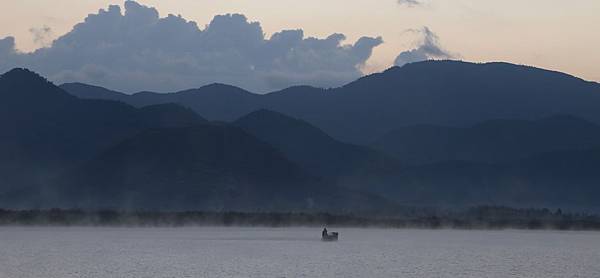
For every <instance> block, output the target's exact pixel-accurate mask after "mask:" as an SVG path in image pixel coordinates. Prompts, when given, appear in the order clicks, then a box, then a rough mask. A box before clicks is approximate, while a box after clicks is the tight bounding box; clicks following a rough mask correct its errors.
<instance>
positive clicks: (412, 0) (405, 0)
mask: <svg viewBox="0 0 600 278" xmlns="http://www.w3.org/2000/svg"><path fill="white" fill-rule="evenodd" d="M398 4H400V5H405V6H408V7H415V6H421V5H423V2H421V1H419V0H398Z"/></svg>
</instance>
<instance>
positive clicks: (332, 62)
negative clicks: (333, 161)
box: [0, 1, 383, 92]
mask: <svg viewBox="0 0 600 278" xmlns="http://www.w3.org/2000/svg"><path fill="white" fill-rule="evenodd" d="M124 7H125V10H124V12H123V11H121V8H120V6H116V5H111V6H109V7H108V9H103V10H100V11H98V13H96V14H90V15H88V17H87V18H86V19H85V20H84V21H83V22H81V23H79V24H77V25H76V26H75V27H74V28H73V30H72V31H70V32H69V33H67V34H65V35H64V36H61V37H59V38H58V39H56V40H55V41H53V42H52V44H51V45H50V46H48V47H46V48H41V49H39V50H37V51H35V52H32V53H18V52H17V51H15V49H14V40H13V39H12V38H6V39H4V40H0V57H3V56H4V57H10V59H8V58H6V59H4V60H5V61H9V62H6V63H0V70H3V71H4V70H7V69H9V68H10V67H14V66H26V67H30V68H32V69H33V70H36V71H39V72H40V73H42V74H44V75H46V76H47V77H48V78H49V79H50V80H53V81H55V82H57V83H61V82H71V81H79V82H88V83H93V84H98V85H101V86H106V87H109V88H113V89H118V90H123V91H127V92H135V91H140V90H159V91H173V90H179V89H186V88H191V87H198V86H201V85H205V84H208V83H213V82H220V83H227V84H232V85H236V86H240V87H243V88H246V89H250V90H253V91H257V92H266V91H270V90H275V89H280V88H283V87H287V86H290V85H298V84H307V85H314V86H321V87H330V86H338V85H341V84H343V83H345V82H348V81H351V80H353V79H355V78H357V77H360V76H361V75H362V73H361V72H360V70H359V69H360V67H361V66H362V65H364V63H365V62H366V61H367V60H368V59H369V57H370V56H371V53H372V51H373V48H374V47H376V46H378V45H380V44H381V43H382V42H383V41H382V39H381V38H380V37H378V38H370V37H363V38H360V39H359V40H358V41H356V42H355V43H353V44H348V43H345V40H346V37H345V36H344V35H342V34H333V35H330V36H329V37H327V38H312V37H305V36H304V32H303V31H302V30H283V31H280V32H277V33H275V34H273V35H272V36H270V37H266V36H265V34H264V32H263V30H262V27H261V25H260V23H258V22H250V21H248V19H247V18H246V17H245V16H244V15H240V14H227V15H218V16H215V17H214V19H213V20H212V21H211V22H210V23H209V24H208V25H206V27H205V28H204V29H201V28H199V27H198V25H197V24H196V23H195V22H193V21H188V20H186V19H184V18H182V17H181V16H175V15H168V16H167V17H162V18H161V17H160V16H159V13H158V11H157V10H156V9H154V8H152V7H147V6H143V5H140V4H138V3H136V2H134V1H126V2H125V5H124Z"/></svg>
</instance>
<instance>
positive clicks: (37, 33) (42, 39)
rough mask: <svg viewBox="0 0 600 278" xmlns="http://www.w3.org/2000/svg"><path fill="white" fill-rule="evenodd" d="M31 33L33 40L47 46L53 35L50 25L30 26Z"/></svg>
mask: <svg viewBox="0 0 600 278" xmlns="http://www.w3.org/2000/svg"><path fill="white" fill-rule="evenodd" d="M29 33H31V35H32V36H33V42H34V43H35V44H37V45H40V46H47V45H48V43H49V42H50V39H51V37H52V29H51V28H50V27H48V26H45V25H44V26H43V27H40V28H30V29H29Z"/></svg>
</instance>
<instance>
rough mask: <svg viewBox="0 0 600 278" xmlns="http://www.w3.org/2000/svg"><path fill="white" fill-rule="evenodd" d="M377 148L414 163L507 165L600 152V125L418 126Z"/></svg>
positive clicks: (565, 119) (561, 118)
mask: <svg viewBox="0 0 600 278" xmlns="http://www.w3.org/2000/svg"><path fill="white" fill-rule="evenodd" d="M372 146H373V148H375V149H379V150H381V151H384V152H386V153H389V154H393V155H395V156H396V157H397V158H398V159H401V160H402V162H405V163H411V164H425V163H435V162H441V161H447V160H464V161H479V162H503V161H511V160H516V159H522V158H526V157H528V156H531V155H533V154H536V153H543V152H551V151H560V150H581V149H589V148H594V147H600V126H599V125H596V124H594V123H591V122H588V121H586V120H583V119H579V118H576V117H572V116H568V115H558V116H552V117H548V118H544V119H541V120H536V121H527V120H490V121H486V122H483V123H480V124H477V125H474V126H472V127H468V128H454V127H443V126H432V125H416V126H408V127H404V128H399V129H396V130H394V131H392V132H390V133H388V134H386V135H385V136H383V137H381V138H379V139H378V140H376V141H375V143H373V144H372Z"/></svg>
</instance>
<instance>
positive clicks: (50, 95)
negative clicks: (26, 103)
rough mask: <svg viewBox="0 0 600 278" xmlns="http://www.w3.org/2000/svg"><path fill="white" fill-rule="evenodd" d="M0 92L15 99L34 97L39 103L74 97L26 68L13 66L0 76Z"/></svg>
mask: <svg viewBox="0 0 600 278" xmlns="http://www.w3.org/2000/svg"><path fill="white" fill-rule="evenodd" d="M0 92H2V93H3V95H12V96H13V97H16V98H15V99H31V98H32V97H35V98H36V99H37V100H38V103H39V105H44V104H45V102H46V101H56V100H65V99H74V98H75V97H74V96H72V95H70V94H68V93H67V92H65V91H64V90H62V89H61V88H59V87H57V86H55V85H54V84H53V83H52V82H50V81H48V80H47V79H46V78H44V77H42V76H41V75H39V74H37V73H36V72H33V71H31V70H29V69H26V68H14V69H12V70H10V71H8V72H6V73H4V74H2V75H1V76H0Z"/></svg>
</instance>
